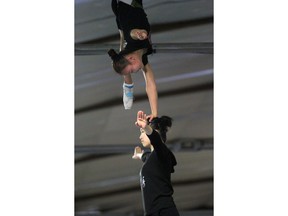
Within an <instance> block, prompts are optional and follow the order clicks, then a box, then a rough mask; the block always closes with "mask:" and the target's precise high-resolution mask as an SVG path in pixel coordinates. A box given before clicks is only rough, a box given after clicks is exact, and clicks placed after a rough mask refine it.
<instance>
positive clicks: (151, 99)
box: [142, 63, 158, 120]
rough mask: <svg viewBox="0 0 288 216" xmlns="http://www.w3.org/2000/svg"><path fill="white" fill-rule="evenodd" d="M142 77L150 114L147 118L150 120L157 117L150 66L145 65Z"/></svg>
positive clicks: (156, 100) (155, 92)
mask: <svg viewBox="0 0 288 216" xmlns="http://www.w3.org/2000/svg"><path fill="white" fill-rule="evenodd" d="M142 71H143V76H144V79H145V82H146V93H147V96H148V99H149V103H150V108H151V114H150V115H148V116H147V117H148V118H149V120H152V119H153V118H154V117H157V116H158V93H157V87H156V82H155V79H154V74H153V71H152V68H151V66H150V64H149V63H148V64H146V65H145V66H144V68H143V69H142Z"/></svg>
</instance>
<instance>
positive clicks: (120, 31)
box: [119, 29, 125, 51]
mask: <svg viewBox="0 0 288 216" xmlns="http://www.w3.org/2000/svg"><path fill="white" fill-rule="evenodd" d="M119 33H120V47H119V50H120V51H122V50H123V49H124V45H125V42H124V34H123V31H122V30H121V29H119Z"/></svg>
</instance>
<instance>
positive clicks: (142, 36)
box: [136, 30, 147, 40]
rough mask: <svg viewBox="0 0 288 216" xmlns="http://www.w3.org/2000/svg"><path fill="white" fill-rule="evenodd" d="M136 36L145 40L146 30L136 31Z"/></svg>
mask: <svg viewBox="0 0 288 216" xmlns="http://www.w3.org/2000/svg"><path fill="white" fill-rule="evenodd" d="M136 36H137V38H138V39H139V40H145V39H147V32H146V31H145V30H144V31H143V30H139V31H136Z"/></svg>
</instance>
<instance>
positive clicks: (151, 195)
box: [140, 130, 177, 215]
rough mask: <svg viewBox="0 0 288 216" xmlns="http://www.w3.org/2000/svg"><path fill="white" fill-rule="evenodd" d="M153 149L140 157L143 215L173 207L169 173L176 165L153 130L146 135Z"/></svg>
mask: <svg viewBox="0 0 288 216" xmlns="http://www.w3.org/2000/svg"><path fill="white" fill-rule="evenodd" d="M148 137H149V139H150V141H151V144H152V145H153V147H154V151H153V152H146V153H144V154H143V155H142V158H141V159H142V161H143V162H144V164H143V166H142V169H141V171H140V185H141V191H142V200H143V206H144V211H145V215H148V214H152V213H155V212H157V211H159V210H160V209H164V208H169V207H174V206H175V204H174V201H173V198H172V195H173V192H174V191H173V187H172V184H171V173H173V172H174V166H175V165H176V164H177V162H176V159H175V156H174V155H173V153H172V152H171V151H170V150H169V149H168V148H167V146H166V145H165V144H164V143H163V142H162V140H161V138H160V135H159V134H158V133H157V132H156V131H155V130H153V132H152V134H151V135H148Z"/></svg>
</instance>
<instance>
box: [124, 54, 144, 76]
mask: <svg viewBox="0 0 288 216" xmlns="http://www.w3.org/2000/svg"><path fill="white" fill-rule="evenodd" d="M125 58H126V59H127V60H128V61H129V63H130V64H128V65H127V66H126V67H125V68H124V69H123V70H122V73H121V74H122V75H127V74H132V73H136V72H138V71H139V70H140V69H141V68H143V67H144V65H143V63H142V59H140V58H139V57H138V56H136V55H129V56H127V57H126V56H125Z"/></svg>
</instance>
